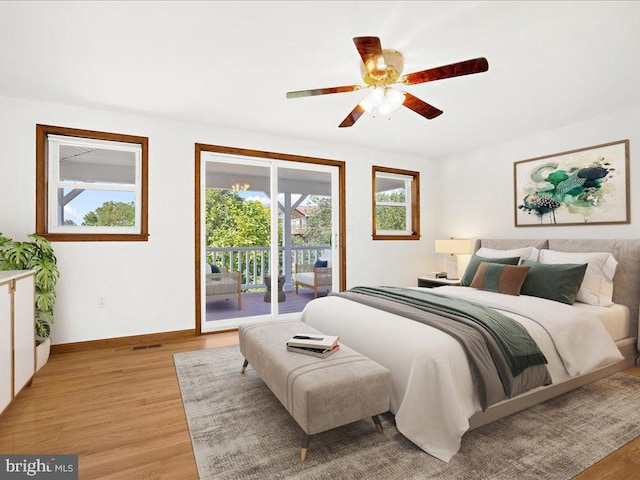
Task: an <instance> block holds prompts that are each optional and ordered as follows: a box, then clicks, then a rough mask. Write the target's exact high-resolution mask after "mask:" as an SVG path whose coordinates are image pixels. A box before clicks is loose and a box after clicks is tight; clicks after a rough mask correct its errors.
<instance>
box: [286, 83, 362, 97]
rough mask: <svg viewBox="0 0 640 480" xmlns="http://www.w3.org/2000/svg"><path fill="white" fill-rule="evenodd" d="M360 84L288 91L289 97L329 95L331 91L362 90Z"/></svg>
mask: <svg viewBox="0 0 640 480" xmlns="http://www.w3.org/2000/svg"><path fill="white" fill-rule="evenodd" d="M361 88H363V87H361V86H360V85H349V86H345V87H330V88H316V89H313V90H298V91H296V92H287V98H299V97H313V96H315V95H327V94H329V93H343V92H355V91H356V90H360V89H361Z"/></svg>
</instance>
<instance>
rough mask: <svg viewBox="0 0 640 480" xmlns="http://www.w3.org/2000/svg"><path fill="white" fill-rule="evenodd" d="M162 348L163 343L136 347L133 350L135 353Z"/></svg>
mask: <svg viewBox="0 0 640 480" xmlns="http://www.w3.org/2000/svg"><path fill="white" fill-rule="evenodd" d="M161 346H162V344H161V343H152V344H151V345H136V346H134V347H133V348H132V349H131V350H133V351H134V352H135V351H136V350H147V349H148V348H160V347H161Z"/></svg>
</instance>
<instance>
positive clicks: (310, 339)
mask: <svg viewBox="0 0 640 480" xmlns="http://www.w3.org/2000/svg"><path fill="white" fill-rule="evenodd" d="M338 340H339V337H337V336H335V335H324V334H322V333H296V334H295V335H294V336H293V337H291V338H290V339H289V340H288V341H287V347H302V348H315V349H320V350H327V349H330V348H333V347H334V345H337V344H338Z"/></svg>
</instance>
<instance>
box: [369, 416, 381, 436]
mask: <svg viewBox="0 0 640 480" xmlns="http://www.w3.org/2000/svg"><path fill="white" fill-rule="evenodd" d="M371 418H373V423H375V424H376V430H378V433H383V432H384V431H383V430H382V423H380V417H378V415H374V416H373V417H371Z"/></svg>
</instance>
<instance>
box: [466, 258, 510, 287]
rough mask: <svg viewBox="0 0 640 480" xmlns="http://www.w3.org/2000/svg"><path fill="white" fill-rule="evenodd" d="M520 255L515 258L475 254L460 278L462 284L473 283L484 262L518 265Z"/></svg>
mask: <svg viewBox="0 0 640 480" xmlns="http://www.w3.org/2000/svg"><path fill="white" fill-rule="evenodd" d="M519 260H520V257H513V258H485V257H479V256H478V255H473V256H472V257H471V259H470V260H469V264H468V265H467V268H466V270H465V271H464V275H462V279H461V280H460V285H462V286H463V287H468V286H469V285H471V282H472V281H473V277H475V276H476V271H477V270H478V267H479V266H480V264H481V263H482V262H491V263H500V264H502V265H517V264H518V261H519Z"/></svg>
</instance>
